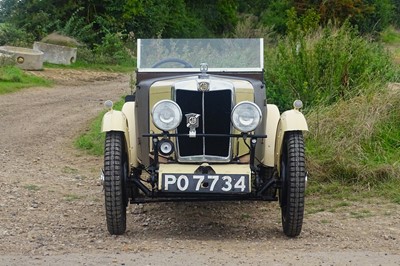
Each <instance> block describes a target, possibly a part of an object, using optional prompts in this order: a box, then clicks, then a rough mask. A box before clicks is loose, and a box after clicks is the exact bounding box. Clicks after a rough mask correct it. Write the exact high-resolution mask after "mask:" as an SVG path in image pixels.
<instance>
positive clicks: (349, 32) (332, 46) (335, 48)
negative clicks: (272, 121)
mask: <svg viewBox="0 0 400 266" xmlns="http://www.w3.org/2000/svg"><path fill="white" fill-rule="evenodd" d="M265 53H266V74H265V79H266V84H267V90H268V92H267V95H268V98H269V100H270V101H271V102H273V103H275V104H278V105H279V107H280V108H290V107H291V103H292V102H293V100H294V99H295V98H300V99H301V100H303V102H304V103H305V106H306V107H307V106H308V107H310V106H315V105H317V104H331V103H335V102H337V101H338V100H340V99H350V98H352V97H354V96H357V95H361V94H364V93H368V91H373V90H374V89H376V88H379V87H380V86H379V85H381V84H384V83H385V82H387V81H389V80H393V79H395V77H396V70H395V68H394V66H393V63H392V60H391V58H390V56H389V54H388V52H387V51H386V50H385V49H384V48H383V47H382V46H381V45H380V44H378V43H374V42H371V41H369V40H367V39H365V38H363V37H361V36H360V35H359V34H358V33H357V31H356V30H355V29H354V28H352V27H351V26H349V24H348V23H345V24H344V25H342V26H341V27H340V28H337V27H335V26H332V25H329V26H328V27H326V28H325V29H324V30H321V29H320V30H317V31H311V32H309V33H305V31H303V30H298V31H297V32H296V34H289V35H288V36H287V37H285V38H283V39H281V40H280V41H279V43H278V45H277V46H275V47H270V48H268V49H267V50H266V52H265Z"/></svg>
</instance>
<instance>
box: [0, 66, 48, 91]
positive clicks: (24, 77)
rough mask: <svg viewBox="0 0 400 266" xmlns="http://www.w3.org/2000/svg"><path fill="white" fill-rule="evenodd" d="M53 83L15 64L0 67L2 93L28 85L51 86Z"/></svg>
mask: <svg viewBox="0 0 400 266" xmlns="http://www.w3.org/2000/svg"><path fill="white" fill-rule="evenodd" d="M51 85H52V82H51V81H49V80H46V79H43V78H40V77H37V76H34V75H31V74H29V73H26V72H24V71H23V70H21V69H19V68H17V67H15V66H2V67H0V94H6V93H11V92H15V91H18V90H20V89H23V88H28V87H50V86H51Z"/></svg>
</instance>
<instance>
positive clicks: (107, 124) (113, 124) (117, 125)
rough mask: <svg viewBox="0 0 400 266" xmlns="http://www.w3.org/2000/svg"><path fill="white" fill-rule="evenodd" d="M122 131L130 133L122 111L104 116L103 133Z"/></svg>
mask: <svg viewBox="0 0 400 266" xmlns="http://www.w3.org/2000/svg"><path fill="white" fill-rule="evenodd" d="M109 131H121V132H124V133H128V122H127V120H126V117H125V115H124V113H122V112H121V111H116V110H110V111H108V112H107V113H105V114H104V116H103V121H102V123H101V132H109Z"/></svg>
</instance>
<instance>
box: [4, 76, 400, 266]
mask: <svg viewBox="0 0 400 266" xmlns="http://www.w3.org/2000/svg"><path fill="white" fill-rule="evenodd" d="M39 74H40V75H44V76H48V77H50V78H52V79H54V80H55V81H56V84H57V85H56V86H54V87H53V88H32V89H25V90H23V91H20V92H17V93H14V94H8V95H1V96H0V106H1V107H0V166H1V171H0V192H1V193H0V265H21V264H22V265H43V264H44V265H55V264H59V265H61V264H63V265H69V264H72V265H75V264H84V265H99V264H100V265H133V264H137V265H188V264H192V265H220V264H225V265H249V264H252V265H267V264H272V265H299V264H307V265H379V264H381V265H399V264H400V225H399V222H400V206H399V205H395V204H390V203H387V202H383V201H380V200H376V201H366V202H363V203H354V202H348V204H344V205H349V206H343V207H340V208H334V211H329V208H326V209H327V210H325V211H322V210H321V211H318V212H307V211H306V213H307V214H306V216H305V221H304V226H303V232H302V234H301V235H300V237H298V238H296V239H289V238H287V237H285V236H284V235H283V234H282V230H281V224H280V213H279V207H278V205H277V204H276V203H264V202H231V203H168V204H167V203H160V204H149V205H144V206H132V205H130V206H129V210H128V212H129V215H128V225H127V230H128V231H127V233H126V234H125V235H124V236H120V237H114V236H110V235H109V234H108V232H107V229H106V225H105V217H104V205H103V194H102V193H103V192H102V188H101V186H100V184H99V182H98V175H99V172H100V168H101V167H102V158H96V157H93V156H88V155H85V154H84V153H83V152H80V151H76V150H75V149H74V148H73V146H72V140H73V139H74V138H75V137H76V136H77V135H78V134H79V133H80V132H82V131H83V130H85V128H86V127H87V125H88V122H89V121H91V119H93V118H94V117H95V116H96V115H97V114H98V112H99V111H100V110H102V109H103V105H102V104H103V102H104V100H106V99H112V100H117V99H119V97H120V96H121V95H124V94H126V93H128V92H129V85H128V83H129V77H128V76H124V75H118V74H109V73H97V72H78V71H73V70H46V71H44V72H40V73H39ZM314 202H315V200H314ZM314 209H315V207H314ZM306 210H307V207H306Z"/></svg>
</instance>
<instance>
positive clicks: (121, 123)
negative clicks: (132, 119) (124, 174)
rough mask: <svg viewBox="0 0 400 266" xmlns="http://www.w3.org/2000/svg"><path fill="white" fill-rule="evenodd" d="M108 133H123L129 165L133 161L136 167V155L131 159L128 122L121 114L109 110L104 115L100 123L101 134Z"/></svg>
mask: <svg viewBox="0 0 400 266" xmlns="http://www.w3.org/2000/svg"><path fill="white" fill-rule="evenodd" d="M110 131H118V132H123V133H124V136H125V141H126V142H125V150H127V151H128V157H129V164H130V165H132V160H134V161H135V162H136V165H137V160H136V154H134V156H135V158H132V151H131V150H132V149H131V141H130V137H129V126H128V120H127V118H126V116H125V114H124V113H123V112H121V111H117V110H110V111H108V112H107V113H105V114H104V116H103V121H102V123H101V132H110ZM136 165H134V166H136Z"/></svg>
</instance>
